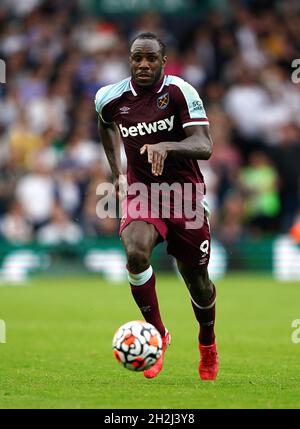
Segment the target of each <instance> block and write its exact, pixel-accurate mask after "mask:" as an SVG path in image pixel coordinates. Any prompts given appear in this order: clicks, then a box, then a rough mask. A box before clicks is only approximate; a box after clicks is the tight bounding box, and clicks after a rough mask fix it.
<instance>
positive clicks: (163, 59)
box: [162, 56, 167, 66]
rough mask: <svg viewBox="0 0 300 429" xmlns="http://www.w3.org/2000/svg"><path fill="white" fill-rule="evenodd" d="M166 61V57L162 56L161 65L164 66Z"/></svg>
mask: <svg viewBox="0 0 300 429" xmlns="http://www.w3.org/2000/svg"><path fill="white" fill-rule="evenodd" d="M166 63H167V57H166V56H164V57H162V65H163V66H165V65H166Z"/></svg>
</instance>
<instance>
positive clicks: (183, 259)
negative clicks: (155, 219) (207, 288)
mask: <svg viewBox="0 0 300 429" xmlns="http://www.w3.org/2000/svg"><path fill="white" fill-rule="evenodd" d="M167 242H168V247H167V250H168V253H170V254H171V255H172V256H174V257H175V258H176V259H177V260H178V261H180V263H181V264H182V266H184V267H185V271H186V272H188V271H189V270H190V271H191V270H192V271H193V272H195V273H199V276H200V275H201V276H202V274H203V275H204V274H205V273H206V272H207V266H208V263H209V258H210V246H211V236H210V229H209V224H208V220H207V218H206V217H205V218H204V222H203V224H202V225H201V227H200V228H197V229H189V228H187V227H186V223H185V222H184V221H182V220H176V219H175V220H172V221H171V222H169V223H168V236H167Z"/></svg>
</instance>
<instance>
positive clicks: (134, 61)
mask: <svg viewBox="0 0 300 429" xmlns="http://www.w3.org/2000/svg"><path fill="white" fill-rule="evenodd" d="M165 50H166V47H165V44H164V43H163V42H162V41H161V40H160V39H159V38H158V37H157V36H156V35H155V34H154V33H141V34H139V35H138V36H136V38H135V39H134V40H133V41H132V43H131V46H130V58H129V61H130V67H131V74H132V77H133V79H134V81H135V82H136V83H137V84H138V85H139V86H151V85H153V84H154V83H156V82H157V81H158V80H159V79H160V78H161V77H162V75H163V71H164V66H165V64H166V61H167V57H166V56H165Z"/></svg>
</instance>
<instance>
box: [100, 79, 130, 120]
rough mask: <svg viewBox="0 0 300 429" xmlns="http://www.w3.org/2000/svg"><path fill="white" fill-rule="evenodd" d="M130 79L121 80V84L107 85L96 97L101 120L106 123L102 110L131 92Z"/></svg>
mask: <svg viewBox="0 0 300 429" xmlns="http://www.w3.org/2000/svg"><path fill="white" fill-rule="evenodd" d="M129 82H130V78H126V79H123V80H121V81H120V82H118V83H116V84H112V85H106V86H103V87H102V88H100V89H99V90H98V91H97V93H96V96H95V109H96V111H97V112H98V113H99V115H100V117H101V119H102V120H103V122H106V121H104V119H103V117H102V110H103V108H104V106H106V104H108V103H110V102H111V101H112V100H115V99H116V98H119V97H121V95H122V94H123V93H124V92H126V91H130V85H129Z"/></svg>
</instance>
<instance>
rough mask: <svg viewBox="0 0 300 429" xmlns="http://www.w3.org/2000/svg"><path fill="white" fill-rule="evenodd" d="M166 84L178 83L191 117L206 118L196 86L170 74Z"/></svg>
mask: <svg viewBox="0 0 300 429" xmlns="http://www.w3.org/2000/svg"><path fill="white" fill-rule="evenodd" d="M166 84H173V85H176V86H177V87H178V88H179V89H180V91H181V92H182V94H183V96H184V98H185V101H186V104H187V107H188V112H189V115H190V118H191V119H206V118H207V116H206V112H205V109H204V107H203V102H202V100H201V98H200V97H199V94H198V92H197V91H196V90H195V88H194V87H193V86H192V85H190V84H189V83H188V82H186V81H185V80H183V79H181V78H180V77H178V76H168V79H167V82H166Z"/></svg>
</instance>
